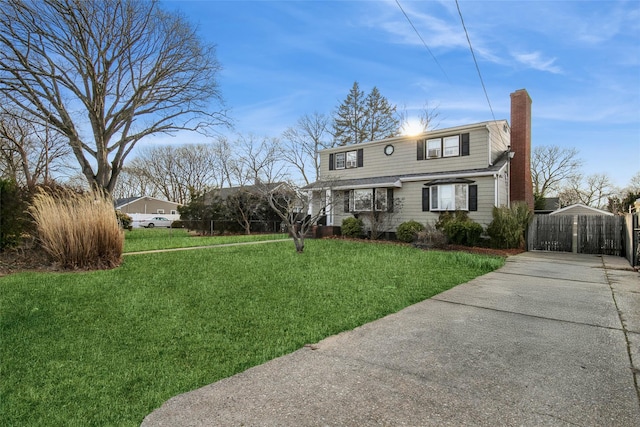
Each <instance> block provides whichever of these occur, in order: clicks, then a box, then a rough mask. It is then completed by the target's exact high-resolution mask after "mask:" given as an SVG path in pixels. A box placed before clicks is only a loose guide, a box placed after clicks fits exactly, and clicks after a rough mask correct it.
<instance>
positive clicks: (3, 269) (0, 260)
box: [0, 247, 60, 276]
mask: <svg viewBox="0 0 640 427" xmlns="http://www.w3.org/2000/svg"><path fill="white" fill-rule="evenodd" d="M58 270H60V269H59V268H58V267H57V266H56V265H54V264H53V263H52V262H51V260H50V259H49V257H48V256H47V254H46V253H45V251H44V250H42V249H40V248H37V247H18V248H12V249H7V250H4V251H2V252H0V276H6V275H7V274H11V273H18V272H21V271H40V272H46V271H58Z"/></svg>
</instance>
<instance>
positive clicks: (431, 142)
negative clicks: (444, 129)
mask: <svg viewBox="0 0 640 427" xmlns="http://www.w3.org/2000/svg"><path fill="white" fill-rule="evenodd" d="M468 155H469V134H468V133H463V134H460V135H451V136H445V137H442V138H429V139H427V140H426V141H425V140H419V141H418V157H417V159H418V160H424V159H437V158H441V157H457V156H468Z"/></svg>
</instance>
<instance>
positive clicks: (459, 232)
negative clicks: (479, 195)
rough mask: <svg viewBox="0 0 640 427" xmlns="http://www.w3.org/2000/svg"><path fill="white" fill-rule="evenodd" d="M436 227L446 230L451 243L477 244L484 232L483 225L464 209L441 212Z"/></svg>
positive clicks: (445, 232)
mask: <svg viewBox="0 0 640 427" xmlns="http://www.w3.org/2000/svg"><path fill="white" fill-rule="evenodd" d="M436 229H438V230H442V231H443V232H444V234H445V235H446V236H447V240H448V241H449V243H453V244H455V245H464V246H477V245H478V244H479V243H480V236H482V232H483V228H482V225H480V224H478V223H477V222H475V221H473V220H472V219H471V218H469V215H468V214H467V213H466V212H463V211H455V212H449V211H447V212H443V213H441V214H440V218H439V219H438V222H437V223H436Z"/></svg>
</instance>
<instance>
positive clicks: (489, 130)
mask: <svg viewBox="0 0 640 427" xmlns="http://www.w3.org/2000/svg"><path fill="white" fill-rule="evenodd" d="M485 127H486V128H487V133H488V134H489V137H488V138H487V145H488V147H487V148H488V150H487V151H488V152H489V154H488V156H489V166H493V159H492V158H491V128H489V125H485Z"/></svg>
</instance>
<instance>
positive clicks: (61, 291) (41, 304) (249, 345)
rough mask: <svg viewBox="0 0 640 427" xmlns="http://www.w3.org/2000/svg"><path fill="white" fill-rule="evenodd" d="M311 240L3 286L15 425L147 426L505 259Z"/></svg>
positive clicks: (6, 371)
mask: <svg viewBox="0 0 640 427" xmlns="http://www.w3.org/2000/svg"><path fill="white" fill-rule="evenodd" d="M164 231H165V232H166V231H167V230H164ZM174 231H175V230H174ZM306 243H307V244H306V248H305V253H303V254H297V253H296V252H295V249H294V246H293V243H292V242H291V241H290V240H286V241H283V242H275V243H267V244H262V245H255V246H229V247H218V248H211V249H199V250H194V251H180V252H165V253H154V254H145V255H132V256H127V257H125V260H124V263H123V265H122V266H121V267H119V268H117V269H114V270H109V271H96V272H82V273H44V274H43V273H37V274H36V273H21V274H14V275H10V276H6V277H3V278H0V314H1V315H0V339H1V346H0V393H1V394H0V419H1V420H3V422H2V423H3V425H16V426H18V425H20V426H22V425H38V426H50V425H60V426H61V425H65V426H66V425H82V426H86V425H119V426H120V425H131V426H134V425H139V424H140V422H141V421H142V419H143V418H144V416H145V415H146V414H148V413H149V412H151V411H152V410H153V409H155V408H157V407H159V406H160V405H161V404H162V403H163V402H164V401H165V400H167V399H169V398H170V397H172V396H175V395H177V394H179V393H183V392H186V391H189V390H193V389H195V388H198V387H201V386H203V385H206V384H209V383H212V382H214V381H217V380H219V379H221V378H224V377H228V376H230V375H233V374H235V373H238V372H241V371H243V370H246V369H247V368H249V367H251V366H255V365H258V364H260V363H263V362H265V361H268V360H270V359H273V358H275V357H277V356H280V355H283V354H286V353H290V352H292V351H294V350H296V349H299V348H301V347H302V346H303V345H304V344H306V343H315V342H317V341H319V340H321V339H323V338H324V337H327V336H329V335H333V334H336V333H338V332H341V331H344V330H349V329H353V328H355V327H356V326H359V325H362V324H364V323H366V322H370V321H372V320H374V319H377V318H380V317H382V316H384V315H386V314H389V313H392V312H396V311H398V310H400V309H402V308H404V307H406V306H408V305H410V304H413V303H416V302H418V301H421V300H424V299H426V298H429V297H431V296H432V295H435V294H437V293H440V292H442V291H444V290H446V289H449V288H451V287H453V286H455V285H457V284H459V283H462V282H466V281H468V280H470V279H472V278H473V277H476V276H478V275H481V274H484V273H487V272H489V271H491V270H493V269H495V268H498V267H500V266H501V265H502V264H503V262H504V260H503V259H502V258H497V257H487V256H479V255H471V254H467V253H456V252H425V251H421V250H416V249H413V248H410V247H408V246H400V245H387V244H370V243H361V242H352V241H342V240H308V241H307V242H306Z"/></svg>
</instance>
